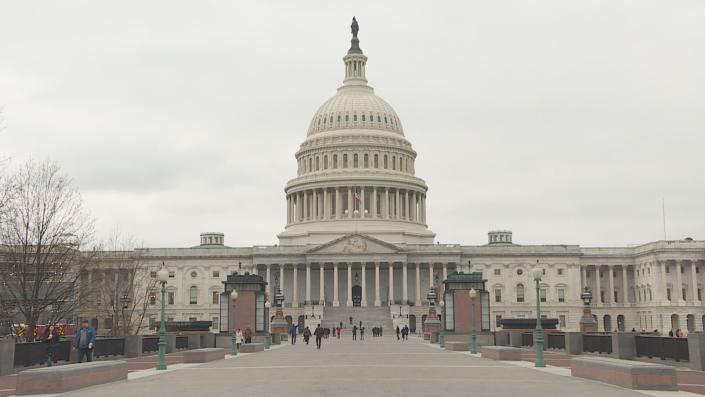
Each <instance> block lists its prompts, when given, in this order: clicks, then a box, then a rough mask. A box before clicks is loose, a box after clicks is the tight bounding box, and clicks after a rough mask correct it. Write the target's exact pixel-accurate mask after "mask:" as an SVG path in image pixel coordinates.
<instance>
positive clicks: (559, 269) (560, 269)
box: [557, 267, 563, 276]
mask: <svg viewBox="0 0 705 397" xmlns="http://www.w3.org/2000/svg"><path fill="white" fill-rule="evenodd" d="M557 271H558V275H559V276H562V275H563V268H560V267H559V268H558V270H557Z"/></svg>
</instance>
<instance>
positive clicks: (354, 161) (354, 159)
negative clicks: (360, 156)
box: [353, 153, 358, 168]
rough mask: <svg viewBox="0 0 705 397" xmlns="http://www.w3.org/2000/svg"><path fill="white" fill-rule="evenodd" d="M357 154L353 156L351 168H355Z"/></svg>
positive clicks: (356, 165)
mask: <svg viewBox="0 0 705 397" xmlns="http://www.w3.org/2000/svg"><path fill="white" fill-rule="evenodd" d="M357 167H358V164H357V153H355V154H353V168H357Z"/></svg>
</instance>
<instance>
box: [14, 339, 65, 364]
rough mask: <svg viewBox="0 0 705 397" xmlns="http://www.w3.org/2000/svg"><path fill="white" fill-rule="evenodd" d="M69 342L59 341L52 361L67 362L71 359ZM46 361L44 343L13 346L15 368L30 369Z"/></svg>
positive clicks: (45, 346)
mask: <svg viewBox="0 0 705 397" xmlns="http://www.w3.org/2000/svg"><path fill="white" fill-rule="evenodd" d="M71 342H72V341H71V340H61V341H59V346H57V347H56V354H55V357H54V360H56V361H69V360H70V357H71ZM46 359H47V344H46V343H44V342H27V343H17V344H15V361H14V366H15V367H30V366H32V365H37V364H44V363H45V362H46Z"/></svg>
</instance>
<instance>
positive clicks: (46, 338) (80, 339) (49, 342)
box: [39, 320, 96, 367]
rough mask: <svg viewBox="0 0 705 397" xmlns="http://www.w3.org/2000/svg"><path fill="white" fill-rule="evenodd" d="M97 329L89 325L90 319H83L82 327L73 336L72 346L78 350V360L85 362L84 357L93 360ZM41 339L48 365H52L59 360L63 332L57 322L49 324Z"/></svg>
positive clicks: (88, 360) (89, 360)
mask: <svg viewBox="0 0 705 397" xmlns="http://www.w3.org/2000/svg"><path fill="white" fill-rule="evenodd" d="M95 337H96V334H95V330H94V329H93V328H91V327H90V326H88V320H83V321H82V322H81V328H80V329H79V330H78V332H76V336H75V337H74V338H73V344H72V347H73V349H74V350H77V351H78V362H79V363H81V362H83V359H84V358H85V360H86V361H87V362H91V361H93V348H94V347H95ZM39 340H40V341H41V342H43V343H44V345H45V348H46V357H47V361H46V363H47V367H51V366H53V365H54V363H55V362H56V361H57V357H58V355H59V341H60V340H61V334H60V333H59V330H58V328H57V327H56V325H55V324H51V323H50V324H49V325H48V326H47V327H46V329H45V330H44V332H43V333H42V335H41V336H40V337H39Z"/></svg>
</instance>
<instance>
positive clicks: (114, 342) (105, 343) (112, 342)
mask: <svg viewBox="0 0 705 397" xmlns="http://www.w3.org/2000/svg"><path fill="white" fill-rule="evenodd" d="M124 354H125V339H123V338H100V339H97V340H96V341H95V349H94V350H93V357H107V356H122V355H124Z"/></svg>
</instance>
